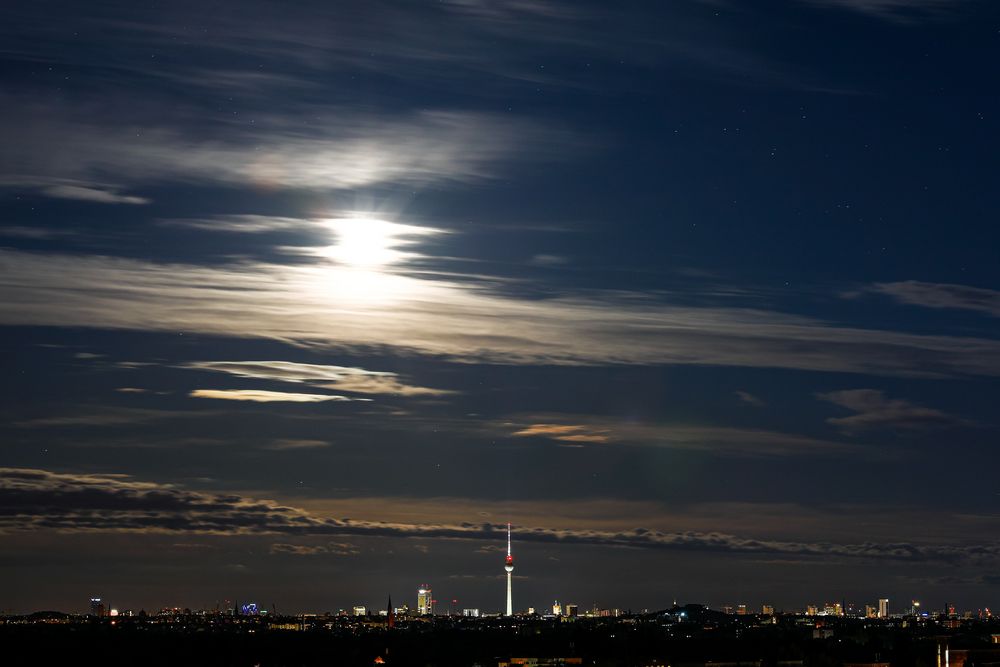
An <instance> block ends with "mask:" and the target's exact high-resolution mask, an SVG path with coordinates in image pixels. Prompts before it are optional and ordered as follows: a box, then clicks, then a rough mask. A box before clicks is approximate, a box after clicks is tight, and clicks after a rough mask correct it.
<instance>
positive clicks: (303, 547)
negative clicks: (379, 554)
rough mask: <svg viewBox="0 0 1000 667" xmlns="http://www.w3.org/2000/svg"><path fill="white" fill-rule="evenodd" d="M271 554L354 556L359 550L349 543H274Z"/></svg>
mask: <svg viewBox="0 0 1000 667" xmlns="http://www.w3.org/2000/svg"><path fill="white" fill-rule="evenodd" d="M270 552H271V553H272V554H291V555H293V556H356V555H357V554H359V553H361V549H359V548H358V547H357V546H355V545H353V544H351V543H349V542H329V543H327V544H285V543H282V542H276V543H275V544H272V545H271V547H270Z"/></svg>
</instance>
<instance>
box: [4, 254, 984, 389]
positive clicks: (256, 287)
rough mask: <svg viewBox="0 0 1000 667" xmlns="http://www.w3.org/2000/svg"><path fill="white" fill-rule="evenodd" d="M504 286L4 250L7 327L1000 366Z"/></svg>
mask: <svg viewBox="0 0 1000 667" xmlns="http://www.w3.org/2000/svg"><path fill="white" fill-rule="evenodd" d="M491 287H492V286H491V285H490V284H489V283H488V282H485V281H483V282H478V283H473V282H470V281H466V282H462V281H459V280H457V279H456V280H448V279H444V278H442V279H436V280H432V279H424V278H418V277H411V276H407V275H403V274H400V273H393V272H372V271H368V272H366V271H357V270H352V269H350V268H345V267H342V266H339V265H337V264H335V263H333V262H330V263H323V262H319V263H315V264H309V265H306V266H303V265H279V264H269V263H260V262H242V263H234V264H230V265H226V266H220V267H215V268H209V267H204V266H196V265H185V264H157V263H153V262H146V261H141V260H130V259H118V258H109V257H99V256H80V255H72V256H71V255H57V254H45V255H42V254H32V253H27V252H19V251H13V250H0V324H6V325H40V326H45V325H48V326H63V327H73V326H85V327H100V328H105V329H135V330H145V331H194V332H200V333H204V334H212V335H222V336H234V337H240V338H248V337H254V338H271V339H277V340H281V341H285V342H289V343H293V344H298V345H302V346H309V347H318V348H327V349H331V348H340V349H352V350H357V349H363V348H368V349H371V348H380V349H386V348H392V349H394V350H395V351H396V352H398V353H420V354H426V355H434V356H438V357H441V358H445V359H449V360H452V361H459V362H477V363H478V362H487V363H499V364H539V363H549V364H575V365H579V364H587V365H599V364H663V365H672V364H699V365H712V366H738V367H758V368H760V367H763V368H790V369H799V370H814V371H830V372H839V373H845V372H846V373H859V374H866V375H896V376H923V377H946V376H961V375H985V376H996V375H1000V342H998V341H995V340H990V339H983V338H971V337H957V336H943V335H915V334H908V333H901V332H894V331H886V330H878V329H862V328H856V327H846V326H836V325H834V324H830V323H827V322H824V321H822V320H817V319H813V318H808V317H802V316H795V315H790V314H786V313H781V312H776V311H768V310H759V309H750V308H724V307H694V306H686V305H678V304H673V303H669V302H665V301H663V300H662V299H660V298H654V297H653V296H651V295H646V294H642V293H635V292H601V291H590V292H587V291H580V292H575V293H567V294H565V295H558V296H553V297H550V298H543V299H532V298H519V297H517V296H514V295H510V294H506V293H501V292H499V291H497V290H494V289H491ZM367 377H368V378H369V379H371V378H377V377H378V376H367ZM355 380H356V381H357V378H355Z"/></svg>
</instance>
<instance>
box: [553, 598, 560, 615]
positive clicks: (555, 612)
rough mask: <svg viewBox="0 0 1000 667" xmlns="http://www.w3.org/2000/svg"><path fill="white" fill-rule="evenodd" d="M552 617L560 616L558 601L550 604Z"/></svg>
mask: <svg viewBox="0 0 1000 667" xmlns="http://www.w3.org/2000/svg"><path fill="white" fill-rule="evenodd" d="M552 615H553V616H562V605H561V604H559V600H556V601H555V602H553V603H552Z"/></svg>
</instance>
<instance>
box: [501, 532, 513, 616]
mask: <svg viewBox="0 0 1000 667" xmlns="http://www.w3.org/2000/svg"><path fill="white" fill-rule="evenodd" d="M503 569H505V570H507V615H508V616H513V615H514V601H513V598H512V597H511V594H510V580H511V577H512V576H513V574H514V557H513V556H512V555H511V554H510V523H508V524H507V561H506V563H505V564H504V566H503Z"/></svg>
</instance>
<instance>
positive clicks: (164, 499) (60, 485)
mask: <svg viewBox="0 0 1000 667" xmlns="http://www.w3.org/2000/svg"><path fill="white" fill-rule="evenodd" d="M505 529H506V525H504V524H491V523H478V524H477V523H460V524H415V523H387V522H374V521H354V520H351V519H333V518H326V517H321V516H317V515H314V514H311V513H309V512H306V511H304V510H302V509H298V508H295V507H290V506H286V505H281V504H279V503H276V502H274V501H270V500H256V499H252V498H247V497H243V496H240V495H236V494H211V493H205V492H199V491H189V490H186V489H181V488H178V487H175V486H169V485H164V484H156V483H151V482H142V481H137V480H134V479H132V478H131V477H128V476H125V475H86V474H71V473H57V472H51V471H47V470H38V469H29V468H2V469H0V530H4V531H13V530H48V531H61V532H126V533H128V532H140V533H210V534H219V535H246V534H259V535H296V536H301V537H306V536H330V537H332V536H337V537H341V538H342V537H349V536H359V537H362V536H371V537H391V538H420V539H429V538H436V539H453V540H455V539H457V540H472V541H490V542H492V541H498V540H501V539H503V536H504V531H505ZM518 539H519V540H520V541H525V542H536V543H549V544H578V545H583V544H586V545H593V546H606V547H631V548H640V549H657V550H677V551H695V552H721V553H734V554H756V555H761V554H772V555H778V556H795V557H825V558H847V559H856V558H862V559H874V560H889V561H902V562H951V563H957V562H980V563H994V562H997V561H1000V544H997V543H995V542H984V543H981V544H924V543H912V542H884V543H879V542H865V543H846V544H845V543H834V542H801V541H790V540H773V539H757V538H753V537H745V536H739V535H733V534H727V533H720V532H697V531H683V532H664V531H660V530H651V529H648V528H634V529H631V530H624V531H603V530H586V529H565V530H564V529H559V528H553V527H520V528H519V530H518ZM327 548H329V547H327ZM280 549H281V548H279V550H280ZM286 550H290V551H293V552H294V551H295V547H291V548H287V549H286Z"/></svg>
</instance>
